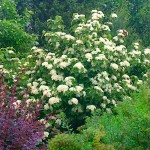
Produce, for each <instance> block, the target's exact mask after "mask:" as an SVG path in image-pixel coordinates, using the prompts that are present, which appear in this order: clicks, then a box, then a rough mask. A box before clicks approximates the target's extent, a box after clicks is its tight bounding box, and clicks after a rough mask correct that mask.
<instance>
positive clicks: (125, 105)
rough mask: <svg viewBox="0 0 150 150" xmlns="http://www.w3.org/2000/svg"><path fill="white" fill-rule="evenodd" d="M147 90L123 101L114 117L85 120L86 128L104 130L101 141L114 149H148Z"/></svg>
mask: <svg viewBox="0 0 150 150" xmlns="http://www.w3.org/2000/svg"><path fill="white" fill-rule="evenodd" d="M149 96H150V95H149V89H147V88H145V87H144V88H142V89H141V90H140V92H138V93H134V94H133V96H132V99H128V98H127V99H125V100H124V102H121V103H120V104H118V106H117V107H116V108H115V112H116V115H114V114H104V115H103V116H99V115H98V116H97V115H95V116H93V117H92V118H89V119H88V120H87V124H86V127H87V129H88V128H94V129H97V128H100V127H101V126H103V127H104V128H105V133H106V134H105V136H104V137H103V139H102V141H103V142H104V143H107V144H113V145H114V147H115V149H141V150H145V149H149V148H150V144H149V140H150V139H149V137H150V127H149V124H150V116H149V114H150V102H149V100H150V97H149Z"/></svg>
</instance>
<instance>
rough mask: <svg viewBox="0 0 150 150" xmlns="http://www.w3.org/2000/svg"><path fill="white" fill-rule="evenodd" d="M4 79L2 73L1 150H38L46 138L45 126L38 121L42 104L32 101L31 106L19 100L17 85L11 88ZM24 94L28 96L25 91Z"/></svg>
mask: <svg viewBox="0 0 150 150" xmlns="http://www.w3.org/2000/svg"><path fill="white" fill-rule="evenodd" d="M4 79H5V75H4V74H3V73H2V72H0V129H1V130H0V149H1V150H4V149H8V150H16V149H22V150H31V149H34V148H36V149H38V147H36V146H37V145H38V144H42V139H43V138H44V136H46V134H45V135H44V130H45V125H44V124H43V122H40V121H38V118H39V111H40V110H41V108H42V104H41V102H39V101H38V102H34V101H32V100H31V101H30V102H31V103H32V104H31V103H30V105H29V103H27V101H25V100H24V99H25V98H23V99H22V100H18V97H17V96H16V90H17V85H16V84H15V85H14V86H12V87H9V86H8V85H7V83H6V82H4ZM17 82H18V81H16V83H17ZM22 93H24V95H26V96H27V93H25V91H22ZM45 133H46V132H45ZM43 148H44V147H43Z"/></svg>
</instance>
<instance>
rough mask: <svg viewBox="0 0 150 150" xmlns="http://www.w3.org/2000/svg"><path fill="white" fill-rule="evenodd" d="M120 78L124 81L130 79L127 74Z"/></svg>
mask: <svg viewBox="0 0 150 150" xmlns="http://www.w3.org/2000/svg"><path fill="white" fill-rule="evenodd" d="M122 77H123V78H124V79H130V77H129V76H128V75H127V74H124V75H123V76H122Z"/></svg>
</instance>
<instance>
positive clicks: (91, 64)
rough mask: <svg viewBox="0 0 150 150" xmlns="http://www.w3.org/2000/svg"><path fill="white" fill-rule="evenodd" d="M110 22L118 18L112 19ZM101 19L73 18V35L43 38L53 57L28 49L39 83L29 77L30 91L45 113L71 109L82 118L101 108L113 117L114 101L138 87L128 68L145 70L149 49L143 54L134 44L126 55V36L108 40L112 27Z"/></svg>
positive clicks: (51, 34) (97, 15)
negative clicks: (38, 98)
mask: <svg viewBox="0 0 150 150" xmlns="http://www.w3.org/2000/svg"><path fill="white" fill-rule="evenodd" d="M111 17H112V18H116V17H117V15H116V14H115V13H112V14H111ZM103 18H104V14H103V13H102V12H101V11H97V10H93V11H92V15H91V19H89V20H87V21H86V18H85V16H84V15H79V14H74V18H73V23H77V22H78V20H80V23H79V24H78V25H76V26H75V29H74V33H72V35H70V34H66V33H64V32H48V33H46V34H45V36H46V38H47V39H48V41H49V47H50V49H51V50H52V52H46V51H45V52H44V50H42V49H39V48H36V47H33V48H32V51H33V55H32V57H31V58H34V59H35V62H36V65H35V67H33V71H35V74H36V76H38V77H39V76H40V77H41V79H36V77H34V76H33V79H32V81H33V82H29V83H30V84H28V87H30V89H31V92H32V94H33V95H41V96H42V97H43V96H45V97H46V101H47V103H45V104H44V109H45V110H53V111H55V112H57V111H58V112H59V110H60V109H61V110H65V111H67V110H68V109H70V110H72V111H73V112H79V113H80V112H83V110H85V109H87V110H91V111H94V110H95V109H96V108H102V109H105V110H106V111H107V112H111V107H112V106H116V105H117V101H120V100H123V99H124V96H126V95H127V94H128V93H129V91H134V90H137V89H138V86H139V85H140V84H142V80H141V79H139V78H138V76H137V75H136V73H133V72H130V70H131V69H130V67H131V66H132V68H134V67H137V66H138V65H139V64H140V65H141V66H143V67H144V68H146V67H148V65H149V63H150V62H149V60H148V59H146V57H147V56H148V55H149V53H150V52H149V51H150V50H149V48H147V49H145V50H143V51H141V50H140V49H139V47H140V46H139V44H138V43H134V44H133V48H132V49H131V50H128V49H127V48H126V47H125V46H124V45H123V44H122V43H123V42H124V38H125V37H126V36H127V35H128V32H127V31H126V30H123V29H121V30H118V33H117V35H116V36H114V37H112V38H111V37H110V36H109V35H108V31H109V33H110V32H111V22H103ZM60 47H63V48H62V49H61V48H60ZM37 56H38V57H37ZM141 56H142V57H141ZM141 58H142V59H141ZM131 74H132V78H131V77H130V76H129V75H131ZM141 75H142V72H141ZM144 76H145V77H146V76H147V74H145V75H144ZM133 83H135V85H133ZM57 104H59V105H57ZM67 105H69V107H67ZM62 107H65V108H62Z"/></svg>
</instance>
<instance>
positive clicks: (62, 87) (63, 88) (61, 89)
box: [57, 85, 69, 92]
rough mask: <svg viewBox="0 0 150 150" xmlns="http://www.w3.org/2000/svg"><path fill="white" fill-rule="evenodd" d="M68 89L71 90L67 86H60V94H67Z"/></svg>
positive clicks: (58, 88)
mask: <svg viewBox="0 0 150 150" xmlns="http://www.w3.org/2000/svg"><path fill="white" fill-rule="evenodd" d="M68 89H69V87H68V86H67V85H59V86H58V87H57V91H58V92H66V91H68Z"/></svg>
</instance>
